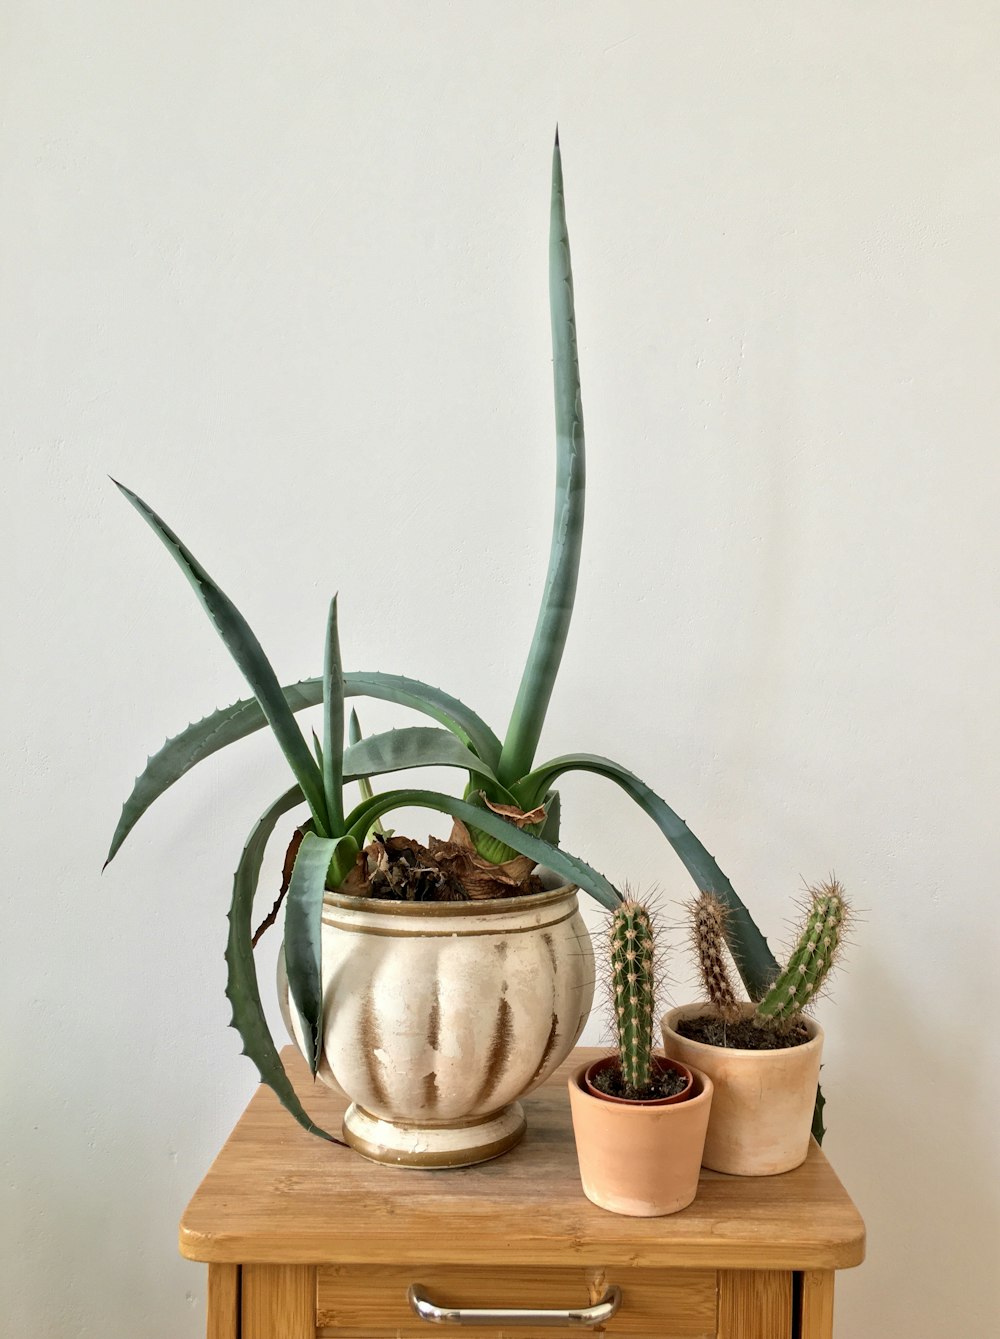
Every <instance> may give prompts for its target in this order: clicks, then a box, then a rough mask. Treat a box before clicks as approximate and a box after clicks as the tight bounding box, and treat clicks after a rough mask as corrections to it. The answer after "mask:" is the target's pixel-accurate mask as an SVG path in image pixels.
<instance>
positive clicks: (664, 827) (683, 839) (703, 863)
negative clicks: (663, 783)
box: [514, 753, 778, 999]
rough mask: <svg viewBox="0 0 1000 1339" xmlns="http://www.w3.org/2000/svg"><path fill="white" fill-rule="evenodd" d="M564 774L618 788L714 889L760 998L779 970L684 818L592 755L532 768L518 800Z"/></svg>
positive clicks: (526, 801)
mask: <svg viewBox="0 0 1000 1339" xmlns="http://www.w3.org/2000/svg"><path fill="white" fill-rule="evenodd" d="M567 772H594V773H596V774H597V775H598V776H603V777H606V778H607V779H608V780H609V781H613V782H614V783H615V784H616V785H618V786H620V787H621V788H622V790H624V791H625V793H626V794H627V795H629V796H630V797H631V798H632V799H633V800H634V801H635V802H636V804H638V805H639V807H640V808H642V809H644V810H645V812H646V813H647V814H649V816H650V818H652V820H653V822H654V823H655V824H656V825H657V827H658V828H659V829H660V831H661V832H662V833H663V835H664V836H665V837H666V839H667V841H668V842H669V843H670V845H671V846H672V847H673V848H674V850H675V851H676V852H677V855H678V856H679V857H680V859H681V861H682V862H683V864H684V866H685V868H686V869H687V871H688V873H689V874H690V875H691V877H692V879H693V880H694V882H695V884H696V885H697V887H698V888H699V889H701V891H702V892H710V893H715V894H716V896H718V897H719V898H721V899H722V901H723V902H724V903H725V904H726V907H727V910H728V913H729V915H728V918H727V929H728V933H729V935H730V939H729V944H730V948H731V949H732V950H733V957H734V959H735V961H736V966H737V968H738V969H739V972H740V975H741V976H742V978H743V981H744V983H745V985H746V988H747V990H748V992H749V993H750V995H751V996H752V997H753V998H754V999H760V997H761V996H762V995H763V994H764V992H765V991H766V990H767V989H768V987H769V986H770V984H771V982H772V981H773V980H774V977H775V975H776V974H777V971H778V964H777V963H776V962H775V960H774V957H773V955H772V953H771V950H770V949H769V948H768V946H767V940H766V939H765V938H764V936H763V935H762V934H761V932H760V931H759V930H758V929H757V926H756V925H755V924H754V922H753V920H752V919H751V916H750V913H749V912H748V911H747V909H746V907H745V906H744V905H743V903H742V902H741V901H740V899H739V897H738V896H737V894H736V891H735V889H734V888H733V886H732V884H731V883H730V882H729V880H728V879H727V878H726V876H725V874H723V872H722V870H721V869H720V868H719V866H718V864H717V862H716V860H715V857H714V856H712V855H710V854H709V852H708V851H707V850H706V849H705V847H704V846H703V845H702V843H701V842H700V841H699V840H698V838H697V837H696V836H695V835H694V833H693V832H692V831H691V829H690V828H689V827H688V825H687V824H686V823H685V822H684V820H683V819H682V818H679V817H678V816H677V814H676V813H674V811H673V809H671V808H670V806H669V805H668V804H667V803H666V801H665V800H662V799H661V798H660V796H659V795H657V794H656V792H655V791H654V790H651V789H650V787H649V786H647V785H646V783H645V782H644V781H640V779H639V778H638V777H637V776H636V775H635V774H634V773H633V772H630V771H629V770H628V769H627V768H625V767H622V766H621V764H620V763H616V762H612V760H611V759H610V758H602V757H599V756H598V755H597V754H593V753H570V754H566V755H564V756H563V757H561V758H553V760H552V761H551V762H548V763H545V765H544V766H542V767H539V768H538V769H537V770H536V771H534V772H531V773H530V774H529V775H528V776H526V777H525V778H524V779H523V780H522V781H521V782H520V783H519V784H518V785H517V786H515V787H514V794H515V795H516V796H517V798H518V801H519V802H520V803H521V804H522V805H523V806H524V807H525V808H530V807H531V806H532V805H535V804H537V803H538V800H539V797H540V796H542V795H544V794H545V793H546V792H547V791H548V789H549V787H550V786H551V785H552V784H553V782H554V781H556V780H557V779H558V778H559V777H560V776H563V775H565V774H566V773H567Z"/></svg>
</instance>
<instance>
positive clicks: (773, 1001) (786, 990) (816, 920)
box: [757, 882, 846, 1023]
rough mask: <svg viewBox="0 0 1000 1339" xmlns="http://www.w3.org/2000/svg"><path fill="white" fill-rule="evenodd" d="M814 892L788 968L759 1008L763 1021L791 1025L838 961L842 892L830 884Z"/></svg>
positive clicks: (834, 884) (833, 884) (841, 926)
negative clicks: (765, 1019) (767, 1020)
mask: <svg viewBox="0 0 1000 1339" xmlns="http://www.w3.org/2000/svg"><path fill="white" fill-rule="evenodd" d="M811 893H812V905H811V907H810V909H809V915H808V918H807V920H806V923H805V925H804V926H803V929H802V933H801V934H800V935H799V939H798V942H797V943H796V945H795V949H794V951H793V953H792V956H791V958H789V960H788V966H787V967H786V968H785V970H784V971H783V972H782V973H781V975H780V976H779V977H778V979H777V980H776V981H775V983H774V985H773V986H772V987H771V989H770V990H769V991H768V992H767V994H766V995H765V996H764V998H763V999H762V1000H761V1002H760V1003H759V1004H758V1005H757V1015H758V1017H760V1018H767V1019H771V1020H772V1021H773V1022H776V1023H790V1022H791V1020H792V1019H793V1018H795V1017H796V1016H797V1015H798V1014H800V1013H801V1012H802V1010H803V1009H804V1008H805V1007H806V1005H807V1004H809V1002H810V1000H812V999H813V997H814V996H815V994H816V992H817V991H818V990H819V989H820V987H821V986H822V984H823V982H824V981H825V980H826V978H827V975H828V974H829V971H830V968H831V967H832V966H833V964H834V962H835V961H836V957H837V953H838V950H839V949H840V937H841V930H842V928H843V924H844V917H845V914H846V906H845V903H844V895H843V889H842V888H841V887H840V884H839V883H836V882H831V883H828V884H824V885H823V887H821V888H814V889H812V890H811Z"/></svg>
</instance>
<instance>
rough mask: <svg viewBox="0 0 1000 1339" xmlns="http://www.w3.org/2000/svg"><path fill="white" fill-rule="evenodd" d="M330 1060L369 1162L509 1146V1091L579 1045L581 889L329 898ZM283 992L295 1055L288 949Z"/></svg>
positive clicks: (473, 1157) (513, 1134) (520, 1123)
mask: <svg viewBox="0 0 1000 1339" xmlns="http://www.w3.org/2000/svg"><path fill="white" fill-rule="evenodd" d="M322 961H323V992H324V995H323V1018H324V1026H323V1058H322V1061H321V1064H320V1069H319V1076H320V1078H321V1079H322V1080H323V1081H324V1082H325V1083H327V1084H328V1085H330V1086H331V1087H334V1088H339V1089H341V1090H342V1091H343V1092H344V1093H345V1094H346V1095H347V1096H348V1097H349V1098H350V1099H351V1105H350V1107H349V1108H348V1110H347V1112H346V1114H345V1116H344V1135H345V1137H346V1139H347V1140H348V1142H349V1143H350V1144H351V1145H352V1146H353V1147H354V1148H356V1149H357V1150H358V1152H359V1153H362V1154H364V1156H365V1157H368V1158H371V1159H373V1160H374V1161H376V1162H386V1163H393V1164H396V1165H398V1166H405V1167H460V1166H466V1165H468V1164H471V1163H476V1162H484V1161H486V1160H487V1159H488V1158H494V1157H497V1156H498V1155H499V1154H501V1153H504V1152H506V1151H507V1149H509V1148H512V1147H513V1146H514V1145H515V1144H516V1143H517V1142H518V1140H519V1139H520V1138H521V1136H522V1135H523V1134H524V1130H525V1119H524V1112H523V1111H522V1109H521V1106H520V1104H519V1102H518V1100H517V1099H518V1098H520V1097H523V1096H524V1095H525V1093H528V1092H530V1091H531V1090H532V1089H533V1088H535V1087H537V1086H538V1084H540V1083H542V1082H543V1080H544V1079H546V1078H547V1077H548V1076H549V1074H551V1073H552V1071H553V1070H554V1069H555V1068H556V1067H557V1066H558V1065H559V1064H561V1062H562V1061H563V1060H564V1059H565V1058H566V1056H567V1055H568V1054H569V1053H570V1051H571V1050H572V1049H573V1047H574V1046H575V1044H576V1042H577V1039H578V1038H579V1036H580V1033H581V1032H582V1030H583V1026H584V1023H585V1022H586V1020H587V1016H588V1014H589V1013H590V1006H591V1004H592V1002H593V994H594V958H593V949H592V947H591V942H590V936H589V934H588V933H587V929H586V926H585V925H584V923H583V918H582V916H581V915H580V910H579V907H578V905H577V893H576V889H575V888H572V887H569V886H562V887H555V888H551V889H549V890H547V891H545V892H541V893H536V894H533V895H531V896H529V897H518V898H503V899H498V900H496V901H489V902H481V901H480V902H417V903H412V902H390V901H383V900H380V899H374V898H357V897H351V896H347V895H344V894H340V893H327V895H326V897H325V898H324V906H323V936H322ZM278 997H279V1000H280V1002H281V1007H282V1012H283V1015H284V1018H285V1023H286V1026H287V1027H288V1030H289V1033H290V1035H291V1036H292V1039H293V1040H294V1041H295V1043H296V1045H298V1047H299V1049H300V1050H302V1049H303V1031H302V1024H301V1020H300V1018H299V1016H298V1011H297V1010H296V1009H294V1008H293V1007H290V1002H289V998H288V986H287V978H286V977H285V974H284V962H283V957H282V960H281V961H280V962H279V982H278Z"/></svg>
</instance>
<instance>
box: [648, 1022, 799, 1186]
mask: <svg viewBox="0 0 1000 1339" xmlns="http://www.w3.org/2000/svg"><path fill="white" fill-rule="evenodd" d="M752 1011H753V1005H751V1004H747V1005H745V1006H744V1013H745V1014H746V1015H749V1014H750V1013H751V1012H752ZM712 1013H713V1010H712V1008H711V1006H709V1005H707V1004H688V1005H684V1006H682V1007H681V1008H679V1009H671V1010H670V1012H669V1013H667V1014H665V1015H664V1017H663V1019H662V1022H661V1026H662V1029H663V1046H664V1049H665V1050H666V1051H667V1052H668V1053H669V1054H670V1055H673V1056H676V1057H677V1059H678V1060H682V1061H683V1062H684V1063H685V1064H686V1065H690V1066H695V1065H697V1067H698V1068H699V1069H701V1070H703V1071H704V1072H705V1073H706V1074H708V1075H709V1077H710V1078H711V1080H712V1082H713V1083H714V1084H715V1100H714V1101H713V1103H712V1116H711V1119H710V1121H709V1124H708V1137H707V1139H706V1140H705V1155H704V1165H705V1166H706V1167H710V1168H711V1169H712V1170H713V1171H716V1172H729V1173H730V1174H732V1175H734V1176H774V1175H776V1174H777V1173H779V1172H788V1171H791V1170H792V1168H793V1167H798V1166H799V1165H800V1164H801V1163H802V1162H804V1161H805V1157H806V1153H807V1152H808V1151H809V1136H810V1131H811V1128H812V1115H813V1107H814V1105H815V1102H816V1086H817V1084H818V1083H819V1066H820V1057H821V1054H822V1050H823V1030H822V1028H821V1027H820V1026H819V1024H818V1023H816V1022H815V1021H814V1020H813V1019H811V1018H807V1019H805V1024H806V1028H807V1029H808V1031H809V1041H807V1042H804V1043H803V1044H802V1045H801V1046H790V1047H788V1048H787V1049H785V1050H782V1051H743V1050H737V1049H736V1048H735V1047H729V1046H707V1045H705V1043H704V1042H699V1041H691V1040H690V1039H689V1038H687V1037H682V1036H681V1035H680V1033H679V1032H678V1031H677V1024H678V1022H680V1021H681V1020H682V1019H685V1018H697V1017H702V1016H704V1015H706V1014H712Z"/></svg>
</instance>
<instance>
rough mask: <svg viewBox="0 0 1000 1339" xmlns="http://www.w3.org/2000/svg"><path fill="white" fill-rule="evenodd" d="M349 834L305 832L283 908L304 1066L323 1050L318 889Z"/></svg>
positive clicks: (314, 1065)
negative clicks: (305, 1046) (306, 1047)
mask: <svg viewBox="0 0 1000 1339" xmlns="http://www.w3.org/2000/svg"><path fill="white" fill-rule="evenodd" d="M344 842H350V845H351V846H352V847H354V851H355V852H357V847H356V846H355V844H354V843H353V842H351V841H350V838H343V837H342V838H336V837H332V838H331V837H317V836H316V834H315V833H312V832H307V833H306V835H305V836H304V837H303V838H302V844H301V846H300V847H299V849H298V852H297V854H296V856H295V865H294V867H293V869H292V878H291V882H290V883H289V885H288V902H287V904H286V906H285V969H286V971H287V973H288V990H289V994H290V995H291V997H292V999H293V1000H294V1002H295V1007H296V1008H297V1009H298V1011H299V1017H300V1018H301V1019H302V1026H303V1029H304V1031H305V1035H306V1038H307V1040H308V1043H309V1057H308V1058H309V1065H310V1068H311V1069H312V1072H313V1074H315V1073H316V1071H317V1069H318V1068H319V1061H320V1055H321V1053H322V1049H323V972H322V953H321V938H322V929H323V889H324V887H325V886H326V876H327V871H328V870H329V868H330V862H331V861H332V860H333V858H334V856H335V855H336V853H337V847H338V846H340V845H342V844H343V843H344Z"/></svg>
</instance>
